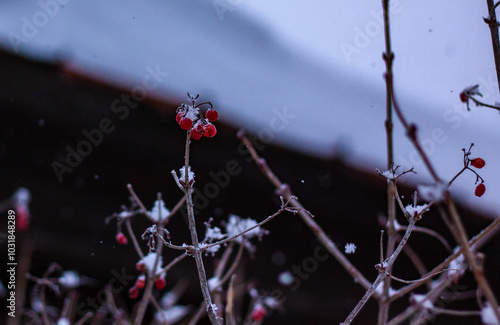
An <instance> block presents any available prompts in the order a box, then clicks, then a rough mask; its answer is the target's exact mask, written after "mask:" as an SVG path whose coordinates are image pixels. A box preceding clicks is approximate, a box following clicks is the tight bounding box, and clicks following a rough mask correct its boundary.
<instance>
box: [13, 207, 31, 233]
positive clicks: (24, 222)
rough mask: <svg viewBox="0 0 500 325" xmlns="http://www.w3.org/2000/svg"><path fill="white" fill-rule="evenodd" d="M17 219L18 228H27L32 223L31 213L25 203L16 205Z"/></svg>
mask: <svg viewBox="0 0 500 325" xmlns="http://www.w3.org/2000/svg"><path fill="white" fill-rule="evenodd" d="M16 213H17V220H16V226H17V229H18V230H21V231H22V230H26V229H28V227H29V225H30V213H29V212H28V208H27V207H26V205H24V204H19V205H18V206H17V207H16Z"/></svg>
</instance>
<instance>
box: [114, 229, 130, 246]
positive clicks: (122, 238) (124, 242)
mask: <svg viewBox="0 0 500 325" xmlns="http://www.w3.org/2000/svg"><path fill="white" fill-rule="evenodd" d="M115 239H116V242H117V243H118V244H120V245H127V243H128V240H127V236H125V235H124V234H123V233H122V232H119V233H118V234H116V237H115Z"/></svg>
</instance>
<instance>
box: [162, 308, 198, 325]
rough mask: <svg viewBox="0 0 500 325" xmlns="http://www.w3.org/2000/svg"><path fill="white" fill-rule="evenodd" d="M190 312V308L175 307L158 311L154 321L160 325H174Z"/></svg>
mask: <svg viewBox="0 0 500 325" xmlns="http://www.w3.org/2000/svg"><path fill="white" fill-rule="evenodd" d="M190 311H191V308H190V307H188V306H181V305H175V306H172V307H170V308H167V309H162V310H158V311H157V312H156V313H155V320H156V321H157V322H158V323H160V324H164V323H168V324H175V323H177V322H178V321H180V320H181V319H182V318H184V317H185V316H186V315H187V314H188V313H189V312H190ZM165 318H166V319H165Z"/></svg>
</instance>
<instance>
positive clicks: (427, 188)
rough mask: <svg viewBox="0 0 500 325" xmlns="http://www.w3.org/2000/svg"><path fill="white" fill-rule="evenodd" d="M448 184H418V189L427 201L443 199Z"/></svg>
mask: <svg viewBox="0 0 500 325" xmlns="http://www.w3.org/2000/svg"><path fill="white" fill-rule="evenodd" d="M446 188H447V186H446V184H443V183H440V184H434V185H418V186H417V190H418V194H419V196H420V197H421V198H422V199H424V200H425V201H427V202H431V201H435V202H439V201H443V200H444V192H445V191H446Z"/></svg>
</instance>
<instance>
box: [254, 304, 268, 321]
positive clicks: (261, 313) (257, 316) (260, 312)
mask: <svg viewBox="0 0 500 325" xmlns="http://www.w3.org/2000/svg"><path fill="white" fill-rule="evenodd" d="M266 313H267V312H266V309H265V308H264V306H262V305H261V304H257V305H255V307H254V308H253V310H252V320H253V321H254V322H257V321H261V320H263V319H264V317H266Z"/></svg>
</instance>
